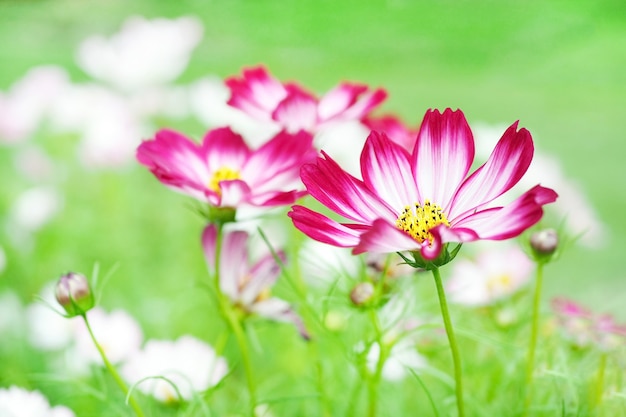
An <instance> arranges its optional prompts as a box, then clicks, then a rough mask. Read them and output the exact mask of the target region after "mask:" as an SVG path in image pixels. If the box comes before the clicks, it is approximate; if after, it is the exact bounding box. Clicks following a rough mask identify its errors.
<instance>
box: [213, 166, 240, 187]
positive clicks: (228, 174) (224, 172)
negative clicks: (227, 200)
mask: <svg viewBox="0 0 626 417" xmlns="http://www.w3.org/2000/svg"><path fill="white" fill-rule="evenodd" d="M240 178H241V176H240V175H239V171H235V170H234V169H231V168H229V167H221V168H220V169H218V170H217V171H215V172H214V173H213V177H212V178H211V180H210V181H209V188H210V189H211V190H213V191H215V192H216V193H218V194H221V191H222V190H221V189H220V181H231V180H238V179H240Z"/></svg>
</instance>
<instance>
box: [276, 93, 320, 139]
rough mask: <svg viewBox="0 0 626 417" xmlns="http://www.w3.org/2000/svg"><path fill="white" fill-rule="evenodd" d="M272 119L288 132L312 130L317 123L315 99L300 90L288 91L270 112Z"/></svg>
mask: <svg viewBox="0 0 626 417" xmlns="http://www.w3.org/2000/svg"><path fill="white" fill-rule="evenodd" d="M272 119H274V120H275V121H277V122H278V123H279V124H280V125H281V126H283V127H284V128H285V129H286V130H287V131H288V132H298V131H300V130H306V131H309V132H312V131H313V130H314V129H315V127H316V125H317V121H318V120H317V101H316V100H315V97H313V96H311V95H310V94H308V93H306V92H303V91H301V90H294V91H290V92H289V93H288V95H287V97H285V98H284V99H283V100H282V101H281V102H280V103H279V104H278V105H277V106H276V109H275V110H274V111H273V112H272Z"/></svg>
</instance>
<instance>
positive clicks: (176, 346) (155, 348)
mask: <svg viewBox="0 0 626 417" xmlns="http://www.w3.org/2000/svg"><path fill="white" fill-rule="evenodd" d="M227 372H228V365H227V364H226V360H225V359H224V358H221V357H218V356H217V355H216V354H215V351H214V350H213V348H211V346H209V345H208V344H206V343H204V342H202V341H200V340H198V339H196V338H194V337H192V336H182V337H180V338H179V339H178V340H176V341H175V342H172V341H166V340H149V341H148V342H147V343H146V345H145V347H144V348H143V349H142V350H140V351H137V352H135V353H134V354H133V355H132V356H131V357H130V358H129V359H128V361H126V363H125V364H124V365H123V366H122V368H121V373H122V376H123V377H124V379H126V381H128V382H129V383H130V384H135V383H137V382H139V381H140V380H142V379H144V378H149V377H164V378H167V380H168V381H166V380H164V379H162V378H149V379H146V380H145V381H143V382H141V383H140V384H139V385H137V388H138V389H140V390H141V391H143V392H144V393H146V394H148V395H152V396H154V397H155V398H156V399H157V400H159V401H162V402H166V403H170V402H177V401H178V400H179V397H178V394H177V392H176V389H177V390H178V392H179V393H180V396H181V397H182V400H190V399H191V398H192V397H193V395H194V393H200V392H202V391H205V390H207V389H208V388H210V387H212V386H213V385H215V384H217V383H218V382H219V381H220V380H221V379H222V378H223V377H224V376H225V375H226V373H227ZM172 383H173V384H174V385H176V389H175V388H174V387H173V386H172Z"/></svg>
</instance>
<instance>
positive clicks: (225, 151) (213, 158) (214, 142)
mask: <svg viewBox="0 0 626 417" xmlns="http://www.w3.org/2000/svg"><path fill="white" fill-rule="evenodd" d="M202 152H203V155H204V157H205V159H206V164H207V165H208V167H209V169H210V171H211V173H214V172H215V171H217V170H218V169H220V168H223V167H228V168H230V169H232V170H235V171H239V170H241V168H242V167H243V166H244V164H245V163H246V161H247V160H248V158H249V157H250V155H251V153H252V151H251V150H250V148H249V147H248V145H247V144H246V143H245V142H244V140H243V138H242V137H241V135H238V134H236V133H235V132H233V131H232V130H230V128H229V127H222V128H218V129H213V130H210V131H209V132H208V133H207V134H206V135H205V137H204V141H203V142H202Z"/></svg>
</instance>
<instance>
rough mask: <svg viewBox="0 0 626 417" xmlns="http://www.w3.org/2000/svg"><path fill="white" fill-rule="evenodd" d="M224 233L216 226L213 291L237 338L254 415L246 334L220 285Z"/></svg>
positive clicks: (251, 409)
mask: <svg viewBox="0 0 626 417" xmlns="http://www.w3.org/2000/svg"><path fill="white" fill-rule="evenodd" d="M223 238H224V234H223V228H222V225H221V224H218V226H217V239H216V243H215V277H214V285H215V293H216V294H217V300H218V304H219V307H220V311H221V313H222V316H223V317H224V319H225V320H226V323H228V326H229V327H230V329H231V330H232V331H233V333H234V334H235V339H236V340H237V345H239V351H240V352H241V359H242V362H243V367H244V371H245V373H246V381H247V384H248V393H249V395H250V416H251V417H254V415H255V414H254V409H255V407H256V404H257V398H256V385H255V382H254V376H253V373H252V361H251V359H250V351H249V350H248V343H247V340H246V335H245V332H244V329H243V326H242V325H241V321H240V319H239V317H238V316H237V314H236V311H235V310H234V308H233V305H232V303H231V302H230V300H229V299H228V298H227V297H226V296H225V295H224V293H222V290H221V287H220V257H221V252H222V242H223Z"/></svg>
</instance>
